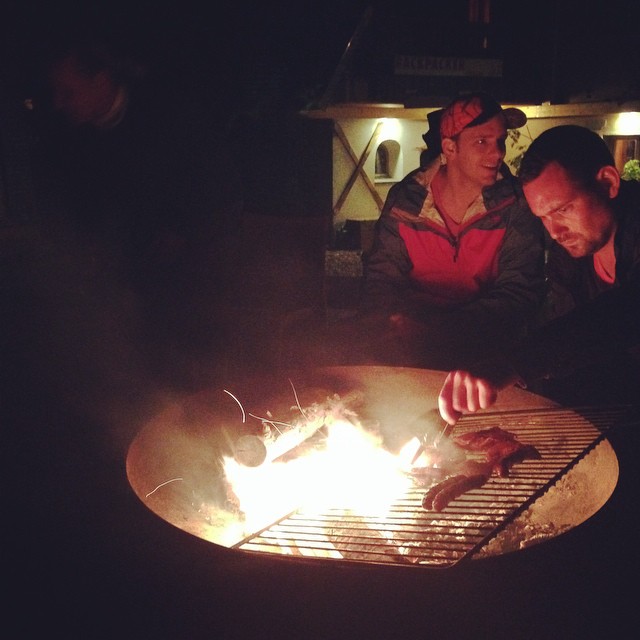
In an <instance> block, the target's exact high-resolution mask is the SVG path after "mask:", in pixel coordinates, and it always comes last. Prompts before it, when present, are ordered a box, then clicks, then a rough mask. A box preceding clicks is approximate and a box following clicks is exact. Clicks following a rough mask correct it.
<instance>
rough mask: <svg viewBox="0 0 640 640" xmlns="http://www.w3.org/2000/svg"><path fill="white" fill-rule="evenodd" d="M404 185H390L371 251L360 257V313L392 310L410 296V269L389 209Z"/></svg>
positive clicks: (405, 251)
mask: <svg viewBox="0 0 640 640" xmlns="http://www.w3.org/2000/svg"><path fill="white" fill-rule="evenodd" d="M404 188H405V182H400V183H398V184H396V185H394V186H393V187H392V188H391V189H390V191H389V194H388V196H387V199H386V202H385V204H384V207H383V209H382V213H381V214H380V217H379V218H378V220H377V222H376V226H375V235H374V240H373V245H372V247H371V249H370V250H369V251H368V252H367V253H365V254H363V256H362V266H363V280H362V292H361V300H360V311H361V312H362V313H365V314H367V313H370V312H374V311H380V312H382V311H387V312H388V311H392V310H394V309H397V308H399V307H400V306H401V305H403V304H404V301H405V300H406V298H407V296H408V295H410V282H409V273H410V271H411V269H412V267H413V265H412V262H411V260H410V258H409V254H408V252H407V247H406V245H405V243H404V240H403V239H402V238H401V237H400V231H399V228H398V221H397V220H396V219H394V218H393V216H392V215H391V210H392V208H393V206H394V204H395V202H396V201H397V199H398V195H399V193H400V191H401V190H402V189H404Z"/></svg>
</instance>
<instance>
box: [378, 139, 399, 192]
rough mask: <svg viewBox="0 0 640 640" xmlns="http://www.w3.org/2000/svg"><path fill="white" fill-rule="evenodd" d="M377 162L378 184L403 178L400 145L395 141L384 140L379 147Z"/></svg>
mask: <svg viewBox="0 0 640 640" xmlns="http://www.w3.org/2000/svg"><path fill="white" fill-rule="evenodd" d="M375 162H376V166H375V181H376V182H385V181H392V180H399V179H400V178H401V177H402V175H401V174H402V163H401V159H400V145H399V144H398V143H397V142H396V141H395V140H384V141H383V142H381V143H380V144H379V145H378V147H377V149H376V161H375ZM399 176H400V177H399Z"/></svg>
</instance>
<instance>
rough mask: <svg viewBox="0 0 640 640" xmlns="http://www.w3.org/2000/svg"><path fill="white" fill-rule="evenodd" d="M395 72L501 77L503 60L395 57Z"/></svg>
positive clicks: (401, 73)
mask: <svg viewBox="0 0 640 640" xmlns="http://www.w3.org/2000/svg"><path fill="white" fill-rule="evenodd" d="M394 70H395V73H396V75H402V76H472V77H483V78H501V77H502V60H498V59H495V58H494V59H482V58H453V57H452V58H449V57H440V56H405V55H397V56H396V57H395V69H394Z"/></svg>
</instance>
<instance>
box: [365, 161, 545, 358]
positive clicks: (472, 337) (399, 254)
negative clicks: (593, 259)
mask: <svg viewBox="0 0 640 640" xmlns="http://www.w3.org/2000/svg"><path fill="white" fill-rule="evenodd" d="M439 166H440V161H439V160H436V161H435V162H433V163H431V164H429V165H428V166H426V167H421V168H419V169H416V170H415V171H413V172H411V173H410V174H409V175H407V176H406V177H405V178H404V179H403V180H402V181H401V182H400V183H398V184H397V185H395V186H394V187H393V188H392V189H391V191H390V192H389V195H388V197H387V201H386V203H385V206H384V209H383V211H382V214H381V216H380V219H379V220H378V222H377V226H376V235H375V239H374V244H373V246H372V249H371V251H370V252H368V253H366V254H365V255H364V256H363V267H364V279H363V292H362V305H361V308H362V312H363V314H365V315H366V314H369V313H381V312H385V313H386V314H387V316H388V315H391V314H393V313H402V314H404V315H406V316H408V317H410V318H413V319H415V320H417V321H419V322H422V323H425V324H426V325H428V327H429V331H430V334H431V336H432V339H431V340H430V341H429V342H431V344H432V345H433V344H434V343H435V342H437V343H438V344H440V345H442V351H448V352H450V353H452V352H453V351H456V352H458V355H459V357H458V356H456V358H454V359H453V361H450V359H448V358H444V360H443V359H441V358H436V360H433V359H428V360H425V361H424V362H423V363H422V364H424V365H427V366H447V365H450V364H462V363H464V361H466V360H467V357H472V356H473V355H479V353H481V352H483V351H491V350H493V349H494V348H498V349H499V348H501V347H502V346H505V345H506V344H508V343H509V342H510V341H511V340H514V339H516V337H517V338H518V339H520V338H521V337H522V335H523V331H524V330H525V328H526V326H527V323H528V322H529V321H530V320H531V319H532V318H533V316H534V315H535V313H536V312H537V310H538V308H539V306H540V304H541V300H542V298H543V295H544V273H543V262H544V243H543V238H544V235H543V228H542V225H541V224H540V222H539V220H537V219H536V218H535V216H533V215H532V214H531V212H530V211H529V208H528V206H527V204H526V201H525V200H524V198H523V196H522V193H521V190H520V188H519V186H518V185H517V182H516V181H515V179H514V178H513V177H512V176H511V173H510V172H509V170H508V169H507V167H506V166H503V170H502V174H501V175H502V178H501V179H499V180H498V182H496V183H495V184H494V185H493V186H491V187H486V188H485V189H484V190H483V192H482V197H481V198H478V200H477V201H475V202H474V203H473V204H472V205H471V207H470V208H469V210H468V211H467V214H466V215H465V219H464V220H463V223H462V226H461V227H460V229H459V232H458V235H457V236H455V235H453V234H452V233H451V232H450V231H449V229H448V227H447V226H446V224H445V221H444V220H443V218H442V216H441V215H440V213H439V212H438V210H437V209H436V208H435V206H434V203H433V195H432V192H431V181H432V179H433V177H434V175H435V174H436V172H437V170H438V168H439ZM425 348H426V347H425Z"/></svg>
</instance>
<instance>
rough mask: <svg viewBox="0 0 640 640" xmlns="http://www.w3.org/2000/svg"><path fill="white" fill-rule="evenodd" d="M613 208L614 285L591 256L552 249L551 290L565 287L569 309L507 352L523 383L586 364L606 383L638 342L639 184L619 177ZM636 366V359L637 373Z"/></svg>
mask: <svg viewBox="0 0 640 640" xmlns="http://www.w3.org/2000/svg"><path fill="white" fill-rule="evenodd" d="M614 207H615V213H616V217H617V221H618V229H617V232H616V236H615V254H616V279H615V282H614V283H613V284H611V285H608V284H606V283H604V282H602V281H601V280H600V279H599V278H598V276H597V275H596V273H595V270H594V267H593V258H592V257H591V256H588V257H586V258H581V259H577V260H576V259H572V258H571V257H570V256H569V255H568V254H567V253H566V252H565V251H564V249H562V248H561V247H559V246H558V245H554V246H553V247H552V249H551V252H550V259H549V267H550V270H549V277H550V278H551V281H552V283H553V285H554V289H553V290H554V293H555V295H558V294H559V292H560V291H563V292H564V294H565V302H563V303H562V306H563V308H565V309H566V308H567V306H572V307H573V308H572V309H569V310H568V311H567V312H566V313H564V315H562V316H561V317H559V318H557V319H554V320H551V321H550V322H549V323H547V324H546V325H544V326H543V327H542V328H540V329H539V330H538V331H536V332H535V333H533V334H532V335H531V336H530V337H529V338H527V340H526V341H525V342H524V343H523V344H522V345H521V346H520V347H519V348H518V349H517V350H515V351H514V352H513V353H512V354H511V358H510V365H511V367H512V368H513V369H515V371H516V372H517V373H518V374H519V375H520V377H521V378H522V380H523V381H524V382H525V383H526V384H527V385H531V384H533V383H534V382H536V381H538V380H540V379H542V378H566V377H568V376H570V375H572V374H576V373H577V372H579V371H580V370H582V369H584V368H586V367H590V366H593V367H595V371H594V373H595V374H596V375H597V376H598V377H600V378H601V379H602V381H603V382H606V381H607V380H609V379H610V378H611V377H612V376H613V375H615V374H616V373H621V372H620V371H616V370H615V369H616V368H615V367H613V366H612V363H613V362H615V361H616V360H618V358H619V357H620V356H627V355H628V354H629V352H630V350H633V349H636V350H637V349H638V347H639V346H640V184H639V183H637V182H624V181H623V182H622V184H621V187H620V193H619V195H618V197H617V198H616V199H615V201H614ZM567 295H568V296H570V304H569V305H567V302H566V296H567ZM639 368H640V359H638V360H636V367H635V368H634V369H633V370H634V371H635V372H636V374H637V371H638V369H639Z"/></svg>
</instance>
